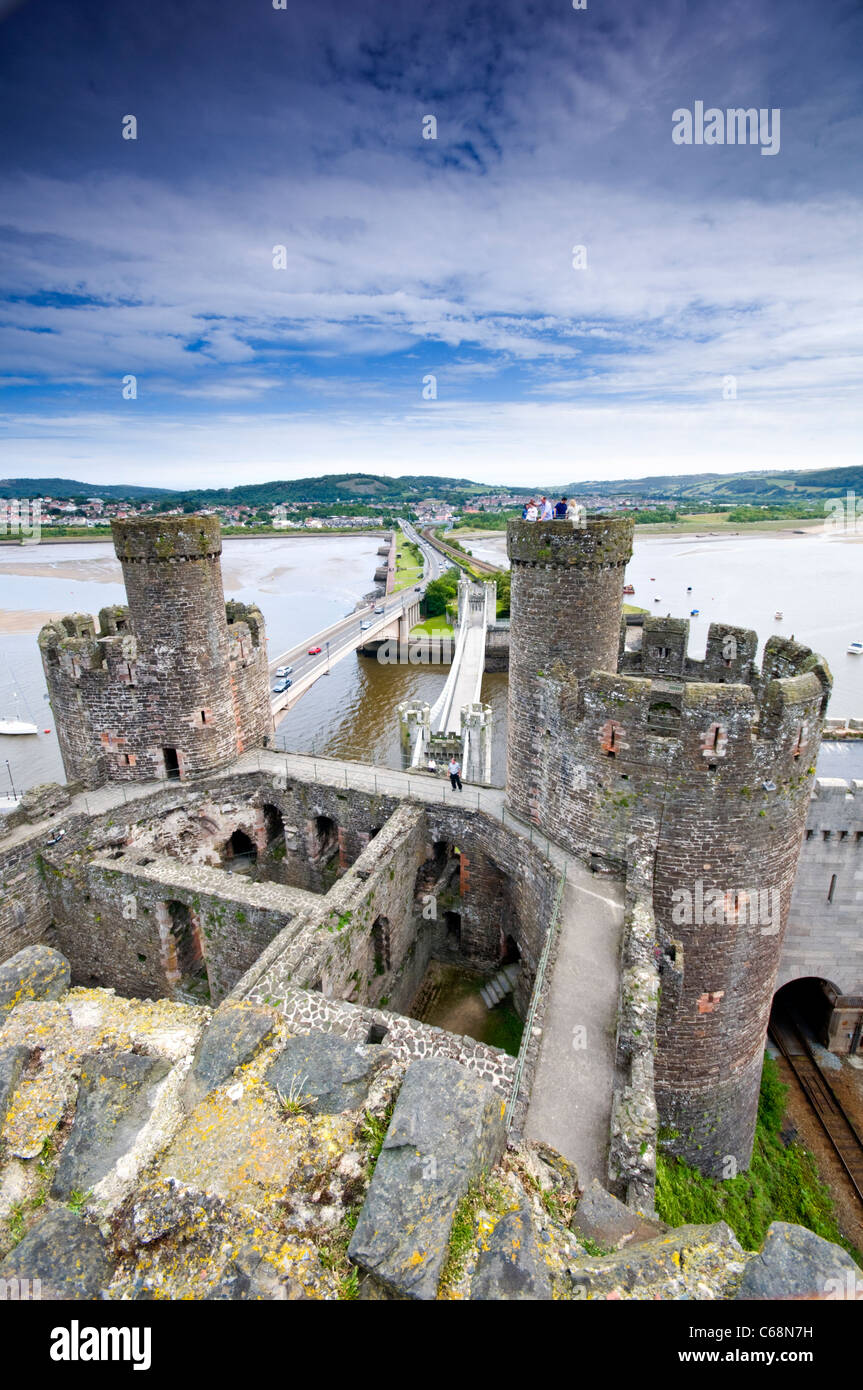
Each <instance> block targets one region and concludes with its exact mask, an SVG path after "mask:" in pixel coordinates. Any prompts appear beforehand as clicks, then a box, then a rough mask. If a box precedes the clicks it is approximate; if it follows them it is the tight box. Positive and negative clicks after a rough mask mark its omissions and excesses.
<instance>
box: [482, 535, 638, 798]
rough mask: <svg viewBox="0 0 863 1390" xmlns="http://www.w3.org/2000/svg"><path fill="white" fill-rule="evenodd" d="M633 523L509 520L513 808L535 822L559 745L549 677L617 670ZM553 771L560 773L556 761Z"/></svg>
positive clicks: (509, 791) (509, 764) (509, 773)
mask: <svg viewBox="0 0 863 1390" xmlns="http://www.w3.org/2000/svg"><path fill="white" fill-rule="evenodd" d="M633 530H634V522H633V520H632V518H631V517H625V516H621V517H595V518H590V519H583V520H581V522H580V523H579V524H576V525H573V523H572V522H569V521H534V522H530V521H511V522H510V523H509V525H508V527H507V554H508V555H509V559H510V564H511V567H512V588H511V598H510V664H509V734H508V741H507V801H508V803H509V804H510V806H511V807H512V809H513V811H514V812H515V813H516V814H517V815H520V816H522V817H523V818H524V819H525V820H534V821H537V822H538V821H539V819H540V807H541V805H542V802H543V800H544V797H545V791H546V789H545V788H544V787H543V785H542V768H543V767H545V766H546V765H547V759H546V753H547V752H548V745H549V743H550V742H551V741H552V740H553V739H554V737H555V731H554V729H553V727H552V721H551V720H550V719H549V717H548V716H549V710H548V709H547V700H546V690H545V681H544V678H545V677H547V676H549V675H551V674H552V673H554V674H555V675H557V676H559V677H560V678H561V679H566V678H573V677H574V678H576V679H578V678H579V677H583V676H586V675H589V674H590V672H591V671H592V670H595V669H598V670H603V671H616V670H617V652H618V644H619V640H620V615H621V607H622V604H623V578H624V572H625V569H626V564H627V561H628V560H629V558H630V556H631V554H632V537H633ZM550 762H551V765H552V766H553V765H554V758H553V757H552V758H551V760H550Z"/></svg>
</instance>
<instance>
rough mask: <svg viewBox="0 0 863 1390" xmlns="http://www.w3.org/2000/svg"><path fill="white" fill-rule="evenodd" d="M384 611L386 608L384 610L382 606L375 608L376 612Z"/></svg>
mask: <svg viewBox="0 0 863 1390" xmlns="http://www.w3.org/2000/svg"><path fill="white" fill-rule="evenodd" d="M383 611H384V610H383V609H382V608H376V609H375V612H376V613H383Z"/></svg>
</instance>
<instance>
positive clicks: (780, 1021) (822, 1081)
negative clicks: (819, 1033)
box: [769, 1008, 863, 1202]
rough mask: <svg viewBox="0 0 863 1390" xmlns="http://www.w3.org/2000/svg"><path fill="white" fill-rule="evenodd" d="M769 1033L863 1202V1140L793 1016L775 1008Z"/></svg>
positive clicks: (786, 1011)
mask: <svg viewBox="0 0 863 1390" xmlns="http://www.w3.org/2000/svg"><path fill="white" fill-rule="evenodd" d="M769 1033H770V1036H771V1038H772V1039H773V1041H774V1042H775V1044H776V1046H777V1047H778V1048H779V1051H780V1052H781V1053H782V1056H783V1057H784V1058H785V1060H786V1062H787V1063H788V1065H789V1067H790V1068H791V1070H792V1072H793V1073H794V1075H795V1076H796V1078H797V1080H798V1081H799V1083H800V1085H801V1087H802V1089H803V1093H804V1095H805V1096H806V1099H807V1100H808V1101H809V1104H810V1105H811V1106H812V1109H813V1110H814V1111H815V1114H816V1115H817V1116H818V1119H819V1121H820V1123H821V1128H822V1129H823V1130H824V1133H825V1134H826V1135H827V1138H828V1139H829V1140H830V1143H831V1144H832V1145H833V1148H834V1150H835V1152H836V1154H837V1157H838V1158H839V1161H840V1163H841V1164H842V1167H843V1168H844V1169H845V1172H846V1173H847V1174H848V1177H849V1178H850V1179H851V1184H852V1186H853V1188H854V1191H855V1192H856V1193H857V1196H858V1198H859V1199H860V1201H861V1202H863V1140H861V1138H860V1135H859V1134H858V1133H857V1130H856V1129H855V1127H854V1125H853V1124H852V1122H851V1120H850V1119H849V1118H848V1116H847V1115H846V1113H845V1110H844V1109H843V1107H842V1104H841V1102H840V1101H839V1099H838V1097H837V1096H836V1094H835V1092H834V1090H833V1087H832V1086H831V1085H830V1082H829V1081H828V1080H827V1078H826V1076H825V1075H824V1073H823V1072H822V1070H821V1068H820V1067H819V1065H818V1063H817V1062H816V1060H815V1057H814V1056H813V1053H812V1050H811V1048H810V1046H809V1043H808V1042H807V1039H806V1037H805V1035H804V1033H803V1032H802V1030H801V1029H800V1028H798V1026H797V1024H796V1022H795V1019H794V1016H793V1014H792V1013H790V1012H789V1011H788V1010H787V1009H781V1008H780V1009H776V1008H774V1011H773V1014H772V1015H771V1018H770V1027H769Z"/></svg>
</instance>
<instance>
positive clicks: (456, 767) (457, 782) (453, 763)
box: [449, 753, 461, 792]
mask: <svg viewBox="0 0 863 1390" xmlns="http://www.w3.org/2000/svg"><path fill="white" fill-rule="evenodd" d="M449 780H450V786H451V787H452V789H453V791H454V792H455V791H459V792H460V791H461V763H460V762H459V760H458V758H457V757H456V755H455V753H453V755H452V757H451V758H450V760H449Z"/></svg>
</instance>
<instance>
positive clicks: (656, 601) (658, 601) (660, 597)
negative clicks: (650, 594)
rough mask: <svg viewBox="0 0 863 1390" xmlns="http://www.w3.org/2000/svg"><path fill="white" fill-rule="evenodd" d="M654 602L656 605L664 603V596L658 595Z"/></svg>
mask: <svg viewBox="0 0 863 1390" xmlns="http://www.w3.org/2000/svg"><path fill="white" fill-rule="evenodd" d="M653 602H654V603H661V602H662V595H661V594H657V595H656V598H655V599H654V600H653Z"/></svg>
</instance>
